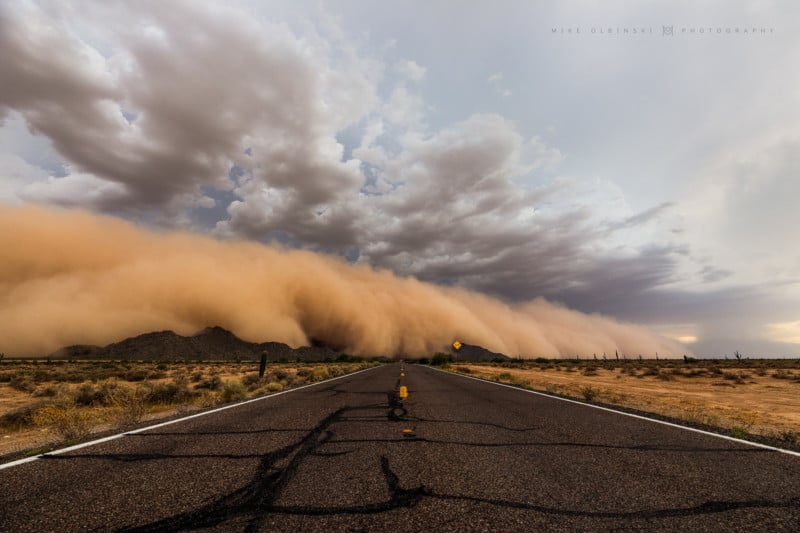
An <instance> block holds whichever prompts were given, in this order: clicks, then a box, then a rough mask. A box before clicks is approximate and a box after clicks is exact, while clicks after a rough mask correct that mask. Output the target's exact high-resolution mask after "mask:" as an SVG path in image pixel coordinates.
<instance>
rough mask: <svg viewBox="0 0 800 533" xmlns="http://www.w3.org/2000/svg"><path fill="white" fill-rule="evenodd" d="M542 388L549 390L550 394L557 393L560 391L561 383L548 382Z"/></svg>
mask: <svg viewBox="0 0 800 533" xmlns="http://www.w3.org/2000/svg"><path fill="white" fill-rule="evenodd" d="M544 390H546V391H547V392H549V393H550V394H559V393H560V392H561V385H558V384H556V383H548V384H547V385H545V387H544Z"/></svg>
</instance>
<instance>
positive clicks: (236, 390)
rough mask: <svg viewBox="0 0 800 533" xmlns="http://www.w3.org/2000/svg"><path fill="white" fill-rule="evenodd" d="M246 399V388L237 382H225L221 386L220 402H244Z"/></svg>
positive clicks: (234, 380)
mask: <svg viewBox="0 0 800 533" xmlns="http://www.w3.org/2000/svg"><path fill="white" fill-rule="evenodd" d="M246 397H247V388H246V387H245V386H244V385H243V384H242V382H241V381H239V380H236V379H233V380H231V381H226V382H225V384H224V385H223V386H222V401H224V402H226V403H227V402H236V401H239V400H244V399H245V398H246Z"/></svg>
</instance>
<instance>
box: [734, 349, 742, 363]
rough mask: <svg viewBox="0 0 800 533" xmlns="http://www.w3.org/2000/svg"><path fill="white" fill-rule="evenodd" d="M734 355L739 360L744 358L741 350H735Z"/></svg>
mask: <svg viewBox="0 0 800 533" xmlns="http://www.w3.org/2000/svg"><path fill="white" fill-rule="evenodd" d="M733 355H734V357H736V360H737V361H741V360H742V354H740V353H739V350H736V351H735V352H733Z"/></svg>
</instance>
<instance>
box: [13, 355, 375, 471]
mask: <svg viewBox="0 0 800 533" xmlns="http://www.w3.org/2000/svg"><path fill="white" fill-rule="evenodd" d="M379 366H380V365H376V366H372V367H369V368H364V369H362V370H358V371H356V372H351V373H349V374H343V375H341V376H336V377H335V378H330V379H326V380H324V381H317V382H316V383H309V384H308V385H301V386H300V387H297V388H294V389H289V390H285V391H281V392H276V393H274V394H268V395H266V396H259V397H258V398H251V399H249V400H245V401H243V402H238V403H232V404H229V405H225V406H223V407H217V408H216V409H211V410H209V411H203V412H202V413H195V414H193V415H189V416H184V417H183V418H176V419H174V420H168V421H166V422H161V423H159V424H154V425H152V426H147V427H143V428H138V429H134V430H132V431H125V432H123V433H117V434H116V435H109V436H108V437H103V438H101V439H96V440H92V441H89V442H82V443H81V444H76V445H74V446H70V447H68V448H59V449H58V450H53V451H51V452H45V453H40V454H39V455H33V456H31V457H26V458H24V459H17V460H16V461H11V462H10V463H3V464H0V470H4V469H6V468H11V467H12V466H19V465H22V464H25V463H30V462H31V461H36V460H37V459H41V458H42V457H47V456H49V455H60V454H62V453H67V452H72V451H75V450H80V449H81V448H86V447H88V446H94V445H95V444H102V443H103V442H108V441H110V440H114V439H118V438H120V437H124V436H126V435H135V434H137V433H143V432H145V431H150V430H151V429H156V428H161V427H164V426H169V425H170V424H177V423H178V422H184V421H186V420H191V419H192V418H199V417H201V416H206V415H210V414H213V413H219V412H220V411H224V410H226V409H232V408H234V407H239V406H240V405H245V404H248V403H253V402H260V401H261V400H268V399H269V398H275V397H276V396H281V395H283V394H289V393H290V392H295V391H299V390H300V389H305V388H308V387H315V386H317V385H322V384H323V383H330V382H331V381H336V380H337V379H342V378H346V377H350V376H355V375H356V374H360V373H362V372H366V371H368V370H373V369H375V368H378V367H379Z"/></svg>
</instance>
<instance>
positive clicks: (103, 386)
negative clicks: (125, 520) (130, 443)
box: [0, 360, 377, 458]
mask: <svg viewBox="0 0 800 533" xmlns="http://www.w3.org/2000/svg"><path fill="white" fill-rule="evenodd" d="M374 364H377V363H370V362H337V363H272V362H271V363H269V364H268V365H267V369H266V372H265V375H264V377H263V378H259V375H258V373H259V363H258V361H255V362H253V361H240V362H235V361H218V362H214V361H212V362H207V361H206V362H189V361H187V362H164V361H108V360H95V361H88V360H85V361H57V360H52V361H48V360H12V361H9V360H5V361H0V457H5V458H10V457H15V456H17V457H18V456H22V455H31V454H36V453H41V452H42V451H46V450H48V449H51V448H53V447H56V446H60V445H64V444H71V443H74V442H77V441H79V440H81V439H85V438H87V437H89V436H91V435H95V434H102V433H104V432H109V431H116V430H120V429H125V428H130V427H134V426H136V425H141V424H143V423H146V422H149V421H153V420H158V419H163V418H166V417H170V416H174V415H176V414H181V413H189V412H191V411H196V410H199V409H203V408H207V407H212V406H215V405H220V404H225V403H229V402H233V401H237V400H244V399H246V398H251V397H255V396H260V395H265V394H273V393H276V392H280V391H282V390H285V389H290V388H294V387H298V386H301V385H305V384H308V383H313V382H315V381H321V380H323V379H328V378H331V377H336V376H339V375H343V374H347V373H351V372H355V371H357V370H361V369H363V368H366V367H368V366H372V365H374Z"/></svg>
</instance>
